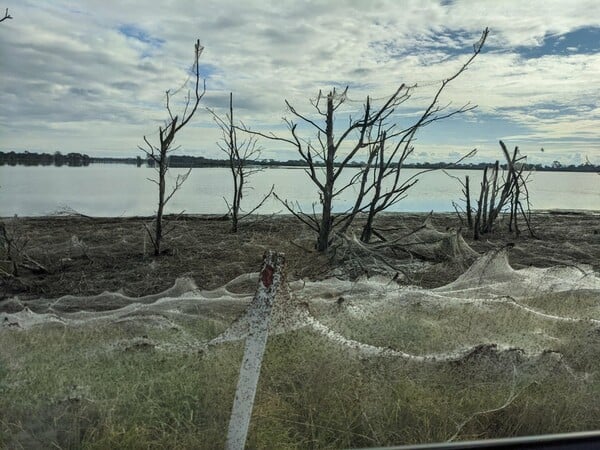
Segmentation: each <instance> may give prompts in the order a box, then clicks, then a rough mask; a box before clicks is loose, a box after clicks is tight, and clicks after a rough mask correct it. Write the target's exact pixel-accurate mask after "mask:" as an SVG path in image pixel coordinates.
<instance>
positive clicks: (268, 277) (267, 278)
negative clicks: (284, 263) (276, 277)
mask: <svg viewBox="0 0 600 450" xmlns="http://www.w3.org/2000/svg"><path fill="white" fill-rule="evenodd" d="M274 272H275V270H274V269H273V267H272V266H270V265H266V266H265V268H264V269H263V271H262V273H261V274H260V275H261V281H262V284H263V285H264V286H265V287H269V286H271V285H272V284H273V273H274Z"/></svg>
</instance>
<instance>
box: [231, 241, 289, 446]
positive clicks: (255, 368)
mask: <svg viewBox="0 0 600 450" xmlns="http://www.w3.org/2000/svg"><path fill="white" fill-rule="evenodd" d="M284 265H285V257H284V254H283V253H276V252H273V251H271V250H268V251H267V252H265V255H264V257H263V265H262V269H261V271H260V275H259V280H258V287H257V289H256V293H255V294H254V298H253V299H252V302H251V303H250V306H249V309H248V313H247V317H248V337H247V338H246V348H245V350H244V358H243V359H242V365H241V368H240V377H239V379H238V384H237V389H236V392H235V399H234V401H233V408H232V410H231V417H230V419H229V430H228V432H227V443H226V446H225V447H226V448H227V449H228V450H234V449H243V448H244V445H245V443H246V436H247V434H248V426H249V425H250V417H251V416H252V407H253V406H254V397H255V395H256V386H257V385H258V377H259V375H260V368H261V365H262V359H263V354H264V352H265V346H266V345H267V338H268V336H269V321H270V319H271V310H272V308H273V303H274V301H275V295H276V293H277V289H278V288H279V286H280V284H281V283H282V282H283V274H284Z"/></svg>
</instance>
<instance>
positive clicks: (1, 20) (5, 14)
mask: <svg viewBox="0 0 600 450" xmlns="http://www.w3.org/2000/svg"><path fill="white" fill-rule="evenodd" d="M12 18H13V17H12V16H11V15H10V14H9V13H8V8H6V10H5V11H4V16H3V17H0V22H4V21H5V20H8V19H12Z"/></svg>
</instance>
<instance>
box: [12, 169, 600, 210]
mask: <svg viewBox="0 0 600 450" xmlns="http://www.w3.org/2000/svg"><path fill="white" fill-rule="evenodd" d="M184 172H185V169H171V170H170V172H169V174H170V178H171V182H172V181H174V179H175V177H176V175H177V174H178V173H184ZM417 172H418V170H416V169H405V170H404V171H403V174H404V177H405V178H407V177H410V176H413V175H414V174H415V173H417ZM354 173H356V172H355V171H351V170H348V172H347V177H346V179H348V178H349V177H350V176H351V175H352V174H354ZM449 173H451V174H452V175H453V176H457V177H459V178H461V179H463V178H464V176H465V175H469V176H470V179H471V186H472V190H477V191H478V187H479V183H480V181H481V175H482V172H481V171H476V170H451V171H449ZM154 175H155V172H154V170H153V169H150V168H146V167H136V166H132V165H117V164H114V165H109V164H95V165H91V166H88V167H64V166H63V167H26V166H15V167H12V166H0V216H12V215H14V214H18V215H20V216H39V215H46V214H51V213H53V212H56V211H58V210H60V209H61V208H63V207H64V206H67V207H69V208H72V209H75V210H76V211H78V212H80V213H82V214H87V215H90V216H105V217H112V216H135V215H151V214H153V213H154V211H155V209H156V197H157V188H156V185H155V184H153V183H151V182H150V181H148V180H147V178H149V177H153V176H154ZM340 182H343V180H340ZM271 185H275V191H276V192H277V194H278V195H279V196H280V197H281V198H284V199H288V200H290V201H293V202H297V203H298V204H299V205H300V207H301V208H303V209H304V210H306V211H310V210H311V208H312V202H314V201H315V199H318V196H317V190H316V188H315V187H314V186H313V185H312V183H311V182H310V180H309V179H308V178H307V176H306V174H305V173H304V170H302V169H297V168H294V169H292V168H268V169H265V170H264V171H263V172H261V173H258V174H256V175H254V176H253V177H252V178H250V187H249V189H248V191H247V192H246V194H245V196H244V199H243V203H242V206H244V205H245V206H247V207H248V208H252V207H253V205H255V204H256V203H257V202H258V201H259V200H260V199H261V198H262V196H263V195H264V194H265V193H266V192H268V191H269V189H270V187H271ZM528 186H529V190H530V198H531V203H532V207H533V208H534V209H583V210H595V211H600V176H599V175H597V174H596V173H570V172H535V173H533V174H532V176H531V181H530V183H529V185H528ZM474 188H476V189H474ZM461 195H462V194H461V187H460V185H459V184H458V182H457V181H456V180H454V179H452V178H450V177H448V176H447V175H445V174H444V173H443V172H429V173H426V174H422V175H421V176H419V182H418V183H417V184H416V185H415V186H414V187H413V188H412V189H411V190H409V191H408V195H407V197H406V198H405V199H404V200H402V201H401V202H400V203H398V204H396V205H395V206H394V207H392V208H391V209H390V211H415V212H416V211H419V212H428V211H431V210H433V211H438V212H442V211H452V210H453V207H452V201H453V200H454V201H458V200H459V199H460V197H461ZM223 197H227V198H230V197H231V175H230V172H229V170H228V169H226V168H197V169H192V173H191V175H190V177H189V178H188V180H187V182H186V183H185V184H184V185H183V187H182V188H181V190H180V191H179V192H178V193H177V194H175V196H174V197H173V199H172V200H171V202H170V203H169V204H168V205H167V212H169V213H179V212H181V211H185V212H186V213H201V214H220V213H225V212H226V211H227V207H226V205H225V201H224V200H223ZM351 199H352V192H351V190H347V192H344V193H343V194H342V195H341V196H340V198H339V200H338V201H337V202H336V203H335V204H334V209H335V210H337V211H341V210H345V209H346V208H348V207H349V206H350V205H351ZM472 200H473V201H474V199H472ZM259 212H260V213H264V214H266V213H273V212H282V213H286V212H287V211H285V209H284V208H283V207H282V205H281V204H280V203H279V202H277V201H276V200H274V199H273V200H269V201H268V202H266V203H265V205H264V206H263V207H262V208H261V209H260V211H259Z"/></svg>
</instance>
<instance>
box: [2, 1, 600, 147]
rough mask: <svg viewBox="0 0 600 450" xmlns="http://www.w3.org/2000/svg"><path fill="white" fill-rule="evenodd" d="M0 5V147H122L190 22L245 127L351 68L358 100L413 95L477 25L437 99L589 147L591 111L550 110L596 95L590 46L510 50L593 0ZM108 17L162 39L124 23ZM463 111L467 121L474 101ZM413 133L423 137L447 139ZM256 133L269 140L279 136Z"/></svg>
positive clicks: (180, 48)
mask: <svg viewBox="0 0 600 450" xmlns="http://www.w3.org/2000/svg"><path fill="white" fill-rule="evenodd" d="M6 6H8V7H9V8H10V11H11V14H12V15H13V17H14V19H13V20H12V21H6V22H4V23H2V24H1V25H0V54H1V55H2V70H3V74H2V77H1V80H0V102H1V104H2V105H3V108H2V110H0V133H1V134H2V136H3V139H2V144H1V147H2V148H20V149H28V148H36V149H43V148H45V147H49V148H53V149H64V150H67V151H69V150H79V151H81V150H84V151H85V150H88V151H89V152H90V153H93V154H99V153H100V152H103V151H107V152H112V153H113V154H119V153H120V154H127V155H131V154H132V153H133V152H134V151H135V149H136V146H137V145H138V144H140V143H141V142H142V136H143V135H144V134H150V133H153V132H155V130H156V127H157V125H158V124H160V123H161V120H162V119H163V118H164V117H165V112H164V109H163V105H162V101H163V97H164V91H165V90H166V89H169V88H177V87H178V86H179V85H180V84H181V82H182V81H183V80H184V79H185V77H186V69H187V67H188V66H189V64H190V62H191V57H192V51H193V43H194V41H195V39H196V38H200V39H201V42H202V44H203V45H204V46H205V52H204V54H203V55H202V58H201V60H202V63H205V64H207V65H210V68H211V72H212V73H211V75H210V77H209V79H208V80H207V88H208V92H207V95H206V98H205V104H206V105H208V106H211V107H219V106H224V105H225V104H226V101H227V100H226V99H227V94H228V92H229V91H233V92H234V99H235V104H236V105H237V108H238V111H237V113H236V114H237V116H238V117H239V118H241V119H244V121H245V122H247V123H248V124H249V125H252V126H254V127H259V126H260V127H264V128H265V129H274V130H277V129H281V121H280V119H281V117H282V116H283V115H285V114H286V110H285V105H284V102H283V100H284V98H287V99H289V100H290V101H291V102H292V103H293V104H294V105H295V106H297V108H298V109H299V110H301V111H304V112H307V113H308V112H310V104H309V102H308V98H309V97H314V96H315V95H316V93H317V92H318V90H319V89H324V90H327V89H330V88H331V87H332V85H338V86H344V85H346V84H350V85H351V87H352V89H351V91H350V97H351V98H353V99H356V100H361V99H363V98H364V97H365V96H366V95H367V94H370V95H372V96H374V97H375V98H378V97H382V96H384V95H387V94H390V93H391V92H392V91H393V90H394V88H395V87H396V86H397V85H398V84H399V83H401V82H408V83H414V82H418V83H419V85H420V86H422V87H421V88H420V89H418V90H417V91H416V92H415V94H414V96H413V98H412V99H411V102H410V103H409V104H407V106H408V105H410V106H412V107H418V106H421V107H422V106H423V105H424V104H425V103H426V102H427V100H428V98H429V95H430V94H431V92H432V90H433V89H435V87H436V85H435V84H432V83H433V82H436V81H439V80H441V79H443V78H444V77H447V76H448V75H450V74H451V73H453V71H455V70H457V69H458V68H459V67H460V65H461V63H462V61H464V60H465V58H466V57H468V54H469V52H470V49H471V48H472V47H471V45H472V43H474V42H475V41H476V40H477V39H478V37H479V35H480V33H481V30H482V29H483V28H484V27H485V26H489V27H490V29H491V34H490V37H489V42H488V47H487V49H485V50H484V53H483V54H482V55H480V57H479V58H477V60H476V61H475V63H474V65H473V66H472V68H471V69H470V70H469V71H467V72H466V73H465V74H463V76H461V77H460V78H459V79H457V80H455V81H454V82H453V83H452V84H451V85H450V86H449V89H448V91H447V92H446V93H445V95H444V98H443V100H442V102H444V101H450V100H451V101H452V102H453V105H455V106H459V105H461V104H464V103H466V102H468V101H471V102H473V103H476V104H478V105H479V111H480V112H481V113H486V114H493V115H496V116H497V117H498V118H502V119H503V120H506V121H507V122H510V123H514V122H517V123H518V124H519V125H521V126H523V127H526V128H528V129H529V130H530V132H529V133H526V134H522V136H526V137H527V139H529V140H540V141H542V140H544V139H555V140H557V141H559V140H561V139H562V140H563V141H564V140H567V139H570V138H573V139H575V138H577V139H581V138H582V137H583V138H585V139H586V140H587V141H586V143H581V145H582V146H583V145H587V147H586V148H585V150H586V151H587V153H589V154H590V158H597V159H600V149H599V147H600V146H598V142H600V135H599V133H600V131H599V130H600V126H598V125H599V121H600V117H599V115H598V113H597V111H594V112H590V111H587V110H585V109H583V110H581V113H580V114H579V115H578V114H575V113H565V112H564V111H565V110H566V109H567V108H572V107H580V106H581V105H585V104H590V103H597V97H598V92H600V77H599V76H598V75H599V74H600V54H598V53H596V54H585V55H584V54H579V53H577V51H572V52H571V53H569V54H567V55H546V56H543V57H541V58H536V59H524V58H523V57H522V56H520V55H519V54H518V53H517V48H518V47H519V46H524V45H525V46H527V45H529V46H537V45H540V44H541V43H542V41H543V39H544V37H545V36H548V35H556V34H561V33H566V32H569V31H573V30H575V29H578V28H581V27H584V26H600V3H599V2H597V1H595V0H591V1H578V2H564V1H551V2H547V1H545V2H541V1H528V2H520V1H512V2H509V1H505V2H472V1H468V0H466V1H457V2H454V3H451V4H450V5H448V6H443V5H442V4H441V3H439V2H437V1H426V2H423V1H418V0H411V1H403V2H396V1H393V0H380V1H374V2H362V1H354V2H350V3H348V2H342V1H310V2H294V1H282V2H279V1H278V2H275V1H272V2H265V1H262V0H261V1H260V2H259V1H258V0H255V1H247V2H237V1H233V0H223V1H216V0H215V1H203V2H189V1H184V0H180V1H177V0H169V1H163V2H154V3H149V4H146V5H145V6H144V7H143V8H142V7H140V3H139V2H134V1H131V0H124V1H121V2H119V4H118V6H115V7H112V8H109V7H107V4H106V2H105V1H102V2H100V1H96V0H86V1H80V2H76V3H74V2H71V1H67V0H57V1H54V2H51V3H50V2H37V1H29V0H23V1H19V2H13V4H11V3H9V4H7V5H6ZM123 26H132V27H136V29H139V30H141V31H142V32H143V33H145V35H147V36H148V37H149V38H152V39H156V40H157V41H156V42H161V43H162V44H160V45H157V44H156V42H155V43H154V44H153V43H152V42H145V40H144V39H141V40H140V39H136V38H132V37H127V36H126V35H125V34H124V33H123V32H122V30H123V28H122V27H123ZM120 30H121V31H120ZM457 53H462V56H461V55H458V54H457ZM207 67H208V66H207ZM549 105H550V106H549ZM357 106H360V104H358V105H357V104H356V103H353V104H349V105H348V107H349V108H356V107H357ZM536 109H537V111H536ZM399 114H400V116H399V117H402V116H401V115H402V114H403V113H402V111H400V112H399ZM408 114H412V112H411V113H408ZM469 120H470V121H473V122H476V121H477V113H474V114H473V115H471V116H470V117H469ZM196 123H197V126H194V127H190V128H189V129H188V130H186V131H185V132H183V133H182V134H181V136H179V137H178V138H180V141H179V142H180V143H181V144H182V145H183V150H182V151H187V152H189V153H192V152H195V151H203V152H205V151H208V149H214V148H215V145H214V142H215V140H216V139H218V136H219V133H218V131H217V130H215V129H214V127H211V126H210V125H211V123H212V122H211V120H210V117H209V116H208V114H205V113H203V112H200V113H199V114H198V118H197V122H196ZM457 126H459V123H458V122H457ZM502 133H503V132H502V130H498V133H496V135H490V137H489V139H488V142H490V143H495V142H496V141H497V139H498V138H499V137H500V136H499V135H500V134H502ZM475 140H476V139H475V138H474V139H473V141H475ZM423 141H424V142H426V143H427V145H428V146H429V145H430V146H431V147H430V148H429V147H428V148H427V149H426V150H427V151H429V152H430V153H434V150H435V149H437V151H439V152H442V153H444V154H447V153H448V152H449V151H453V150H455V147H452V146H451V145H448V144H447V143H444V142H431V141H428V140H427V139H426V138H424V139H423ZM494 145H497V144H494ZM265 146H267V147H269V148H271V149H272V150H271V151H270V153H269V154H275V153H277V152H280V151H281V146H273V145H272V144H270V143H265ZM465 146H467V147H468V146H469V136H465ZM450 147H452V148H450ZM423 150H425V149H423Z"/></svg>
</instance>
